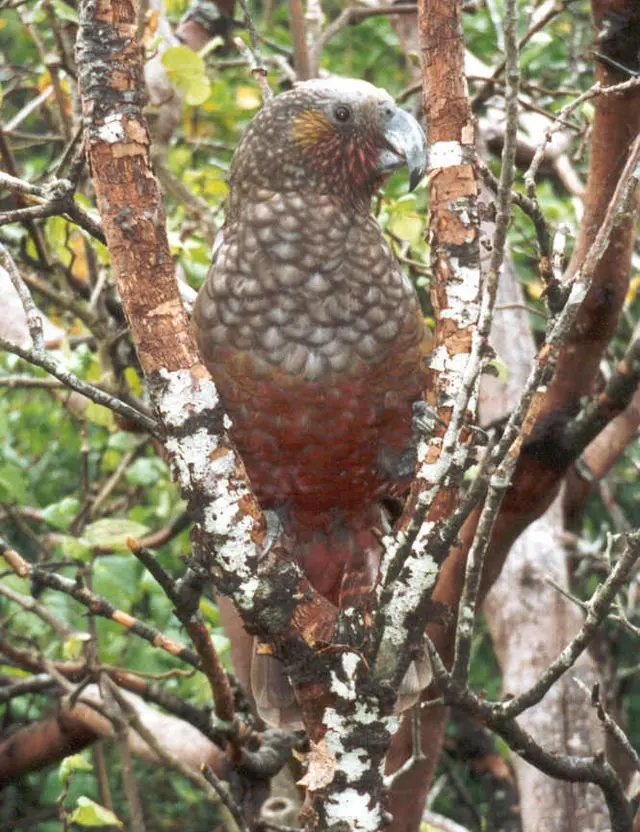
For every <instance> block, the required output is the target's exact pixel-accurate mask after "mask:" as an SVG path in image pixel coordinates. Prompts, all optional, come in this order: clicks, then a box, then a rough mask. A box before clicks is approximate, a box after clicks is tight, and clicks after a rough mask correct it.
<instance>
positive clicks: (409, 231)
mask: <svg viewBox="0 0 640 832" xmlns="http://www.w3.org/2000/svg"><path fill="white" fill-rule="evenodd" d="M389 230H390V231H391V233H392V234H394V235H395V236H396V237H399V238H400V239H401V240H406V241H407V242H408V243H411V245H413V246H415V245H417V244H418V243H419V242H420V236H421V234H422V220H421V219H420V217H419V216H417V215H416V214H409V213H406V214H405V213H397V214H394V215H393V217H391V220H390V222H389Z"/></svg>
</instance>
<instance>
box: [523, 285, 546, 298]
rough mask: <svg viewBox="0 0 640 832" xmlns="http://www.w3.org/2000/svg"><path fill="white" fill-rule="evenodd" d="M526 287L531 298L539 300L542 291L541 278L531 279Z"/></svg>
mask: <svg viewBox="0 0 640 832" xmlns="http://www.w3.org/2000/svg"><path fill="white" fill-rule="evenodd" d="M526 289H527V294H528V295H529V297H530V298H531V300H540V298H541V297H542V293H543V292H544V283H543V282H542V281H541V280H532V281H531V282H530V283H527V284H526Z"/></svg>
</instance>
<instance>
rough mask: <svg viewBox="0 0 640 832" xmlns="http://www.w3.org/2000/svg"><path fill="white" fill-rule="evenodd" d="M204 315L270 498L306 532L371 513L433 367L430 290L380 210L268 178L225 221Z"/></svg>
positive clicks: (204, 341) (262, 491)
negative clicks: (425, 310)
mask: <svg viewBox="0 0 640 832" xmlns="http://www.w3.org/2000/svg"><path fill="white" fill-rule="evenodd" d="M195 322H196V328H197V335H198V341H199V344H200V349H201V352H202V355H203V357H204V359H205V361H206V363H207V365H208V367H209V369H210V371H211V373H212V375H213V377H214V379H215V381H216V383H217V384H218V386H219V389H220V392H221V395H222V397H223V400H224V403H225V406H226V408H227V411H228V413H229V415H230V416H231V419H232V421H233V429H232V430H233V435H234V438H235V440H236V442H237V445H238V448H239V450H240V452H241V454H242V456H243V459H244V461H245V464H246V466H247V471H248V473H249V476H250V478H251V481H252V484H253V487H254V488H255V490H256V493H257V495H258V497H259V499H260V500H261V502H262V503H263V505H264V506H265V507H268V508H281V509H283V511H284V513H285V517H286V518H287V521H288V522H289V524H290V526H292V527H293V529H292V530H293V532H294V533H295V534H296V536H297V537H299V538H300V540H301V542H302V540H304V539H306V540H307V541H311V539H312V538H314V536H316V535H317V534H325V535H327V536H328V537H334V538H335V536H336V535H338V537H339V536H340V532H339V530H340V529H346V528H350V529H352V530H353V531H354V533H355V532H356V531H357V530H359V529H361V528H363V527H365V526H366V525H367V524H368V523H370V522H371V517H372V513H371V504H372V502H375V500H376V499H377V498H379V497H380V496H381V495H383V494H385V493H390V492H391V491H392V490H393V488H394V482H393V479H392V477H391V476H390V474H389V470H388V466H385V465H383V464H381V460H382V459H383V458H385V459H388V458H389V456H390V455H391V457H393V455H394V454H395V455H396V456H397V455H399V454H401V453H402V451H403V450H405V449H406V448H407V447H408V446H409V442H410V435H411V407H412V403H413V402H414V401H416V400H417V399H418V398H420V395H421V393H422V390H423V386H424V378H425V364H424V351H425V335H424V325H423V321H422V316H421V313H420V310H419V306H418V301H417V298H416V295H415V293H414V290H413V288H412V287H411V285H410V284H409V282H408V280H407V279H406V277H405V276H404V275H403V274H402V272H401V271H400V269H399V267H398V265H397V263H396V261H395V259H394V257H393V255H392V253H391V252H390V250H389V248H388V246H387V244H386V242H385V241H384V238H383V236H382V234H381V232H380V230H379V228H378V226H377V224H376V223H375V221H374V220H373V219H372V218H371V217H369V216H367V215H365V214H352V215H345V214H344V213H343V211H342V206H341V205H340V203H339V201H338V200H336V199H335V198H333V197H331V196H330V195H323V196H319V197H318V198H316V199H315V200H314V201H313V204H308V203H307V202H306V201H305V200H304V199H303V198H302V197H301V196H298V195H290V194H284V195H283V194H278V193H273V192H269V191H266V190H264V189H258V190H257V191H256V193H255V198H254V200H253V202H251V204H246V207H245V210H244V212H243V215H242V217H241V219H239V220H238V221H237V222H235V223H233V224H230V225H228V226H227V227H226V228H225V230H224V231H223V233H222V239H221V241H220V244H219V246H218V248H217V252H216V254H215V258H214V262H213V264H212V267H211V271H210V273H209V276H208V278H207V281H206V283H205V286H204V287H203V289H202V291H201V293H200V295H199V297H198V301H197V303H196V309H195ZM373 516H375V513H374V515H373ZM331 548H335V547H331ZM337 548H339V546H338V547H337ZM336 557H337V556H336ZM340 559H341V558H340ZM312 571H313V572H316V571H318V570H316V569H315V568H314V569H313V570H312ZM310 577H311V578H312V576H311V575H310ZM312 580H313V578H312Z"/></svg>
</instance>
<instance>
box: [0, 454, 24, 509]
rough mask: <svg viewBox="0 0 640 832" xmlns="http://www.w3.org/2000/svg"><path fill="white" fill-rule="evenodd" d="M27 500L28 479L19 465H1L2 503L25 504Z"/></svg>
mask: <svg viewBox="0 0 640 832" xmlns="http://www.w3.org/2000/svg"><path fill="white" fill-rule="evenodd" d="M26 500H27V477H26V474H25V472H24V471H22V470H21V469H20V468H19V467H18V466H17V465H13V464H12V463H10V462H5V463H3V464H1V465H0V501H1V502H3V503H24V502H26Z"/></svg>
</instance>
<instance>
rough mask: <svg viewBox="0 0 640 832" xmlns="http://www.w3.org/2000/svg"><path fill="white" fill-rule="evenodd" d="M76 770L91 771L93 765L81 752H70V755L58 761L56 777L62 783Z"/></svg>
mask: <svg viewBox="0 0 640 832" xmlns="http://www.w3.org/2000/svg"><path fill="white" fill-rule="evenodd" d="M76 771H93V766H92V765H91V763H90V762H89V761H88V760H85V758H84V757H83V756H82V754H72V755H71V756H70V757H65V758H64V760H63V761H62V762H61V763H60V768H59V769H58V777H59V778H60V782H61V783H64V782H65V780H68V779H69V777H70V776H71V775H72V774H73V773H74V772H76Z"/></svg>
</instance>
